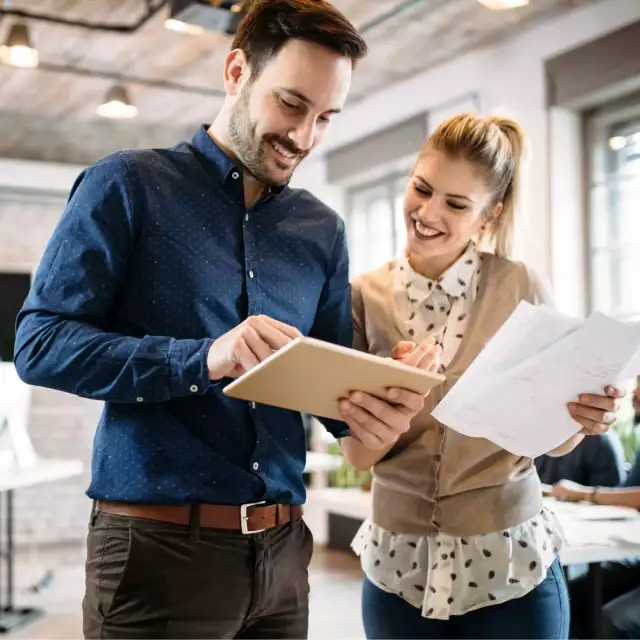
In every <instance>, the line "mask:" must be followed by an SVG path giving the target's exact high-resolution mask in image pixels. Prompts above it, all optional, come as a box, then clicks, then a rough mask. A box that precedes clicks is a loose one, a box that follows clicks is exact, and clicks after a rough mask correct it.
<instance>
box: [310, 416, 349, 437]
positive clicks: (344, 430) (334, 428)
mask: <svg viewBox="0 0 640 640" xmlns="http://www.w3.org/2000/svg"><path fill="white" fill-rule="evenodd" d="M315 417H316V418H317V419H318V420H319V421H320V422H321V423H322V426H323V427H324V428H325V429H326V430H327V431H328V432H329V433H330V434H331V435H332V436H333V437H334V438H336V439H337V440H339V439H340V438H347V437H348V436H350V435H351V431H350V430H349V426H348V425H347V423H346V422H342V421H341V420H332V419H331V418H320V417H318V416H315Z"/></svg>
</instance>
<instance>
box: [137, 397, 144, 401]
mask: <svg viewBox="0 0 640 640" xmlns="http://www.w3.org/2000/svg"><path fill="white" fill-rule="evenodd" d="M143 401H144V398H142V397H141V396H138V397H137V398H136V402H143Z"/></svg>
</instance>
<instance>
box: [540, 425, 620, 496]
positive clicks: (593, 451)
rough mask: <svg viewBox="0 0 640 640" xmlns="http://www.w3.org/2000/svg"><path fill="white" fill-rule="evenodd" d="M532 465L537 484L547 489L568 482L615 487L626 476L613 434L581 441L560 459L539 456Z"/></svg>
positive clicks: (610, 432)
mask: <svg viewBox="0 0 640 640" xmlns="http://www.w3.org/2000/svg"><path fill="white" fill-rule="evenodd" d="M534 463H535V465H536V469H537V470H538V475H539V476H540V480H541V481H542V482H543V483H545V484H549V485H553V484H556V483H557V482H560V481H561V480H571V481H572V482H578V483H579V484H582V485H586V486H599V487H617V486H618V485H620V484H622V483H623V482H624V480H625V476H626V471H625V457H624V447H623V446H622V442H621V440H620V436H619V435H618V434H617V432H615V431H613V430H612V431H609V432H608V433H603V434H600V435H595V436H592V437H590V438H585V439H584V440H583V441H582V442H581V443H580V444H579V445H578V446H577V447H576V448H575V449H574V450H573V451H570V452H569V453H567V454H566V455H564V456H560V457H553V456H547V455H543V456H540V457H539V458H536V459H535V460H534Z"/></svg>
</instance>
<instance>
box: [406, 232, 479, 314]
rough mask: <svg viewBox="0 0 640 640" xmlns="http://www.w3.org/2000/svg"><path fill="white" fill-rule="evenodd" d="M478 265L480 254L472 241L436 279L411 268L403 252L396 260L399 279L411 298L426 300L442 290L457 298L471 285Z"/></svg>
mask: <svg viewBox="0 0 640 640" xmlns="http://www.w3.org/2000/svg"><path fill="white" fill-rule="evenodd" d="M479 266H480V256H479V255H478V250H477V248H476V245H475V243H474V242H470V243H469V245H468V246H467V248H466V250H465V252H464V253H463V254H462V255H461V256H460V257H459V258H458V259H457V260H456V261H455V262H454V263H453V264H452V265H451V266H450V267H449V268H448V269H447V270H446V271H445V272H444V273H443V274H442V276H441V277H440V278H438V280H430V279H429V278H425V277H424V276H422V275H420V274H419V273H417V272H416V271H414V270H413V268H412V267H411V265H410V264H409V258H408V256H407V255H406V253H403V254H402V256H401V258H400V259H399V260H398V270H399V276H400V280H401V281H402V283H403V284H404V286H405V287H406V288H407V290H408V291H409V293H410V297H411V298H412V299H415V300H418V301H420V302H422V301H425V300H427V299H428V298H430V297H431V295H432V294H433V293H434V292H436V291H444V292H445V293H446V294H447V295H449V296H451V297H452V298H459V297H460V296H461V295H462V294H463V293H465V292H466V291H467V289H468V288H469V286H470V285H471V281H472V278H473V274H474V273H475V272H476V270H477V269H478V268H479Z"/></svg>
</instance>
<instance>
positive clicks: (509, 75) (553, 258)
mask: <svg viewBox="0 0 640 640" xmlns="http://www.w3.org/2000/svg"><path fill="white" fill-rule="evenodd" d="M636 20H640V2H637V1H632V0H600V1H599V2H595V3H589V4H587V5H586V6H584V7H581V8H577V9H574V10H572V11H569V12H568V13H566V14H564V15H563V16H561V17H558V18H554V19H553V20H550V21H548V22H545V23H541V24H539V25H538V26H535V27H533V28H531V29H529V30H528V31H526V32H525V33H521V34H520V35H518V36H517V37H515V38H513V39H510V40H507V41H504V42H501V43H498V44H496V45H494V46H492V47H488V48H485V49H482V50H479V51H475V52H472V53H470V54H467V55H464V56H461V57H459V58H457V59H455V60H453V61H450V62H448V63H446V64H443V65H441V66H439V67H437V68H434V69H432V70H430V71H427V72H425V73H423V74H421V75H419V76H416V77H413V78H410V79H409V80H407V81H404V82H401V83H398V84H396V85H393V86H390V87H388V88H386V89H384V90H382V91H379V92H378V93H376V94H374V95H372V96H371V97H369V98H368V99H366V100H363V101H361V102H359V103H357V104H355V105H353V106H352V107H349V108H348V109H347V110H346V111H345V113H343V114H342V115H341V116H340V117H339V118H336V119H335V121H334V122H333V123H332V125H331V129H330V132H329V134H328V137H327V139H326V141H325V142H324V144H323V146H322V147H321V149H319V150H318V152H319V153H320V154H323V153H326V152H327V151H328V150H330V149H334V148H337V147H340V146H342V145H344V144H346V143H349V142H354V141H356V140H358V139H360V138H363V137H364V136H367V135H369V134H371V133H373V132H375V131H378V130H382V129H385V128H387V127H389V126H391V125H393V124H395V123H398V122H401V121H403V120H405V119H407V118H410V117H412V116H415V115H417V114H419V113H420V112H423V111H425V110H429V109H432V108H436V107H440V106H441V105H443V104H446V103H448V102H452V103H455V102H456V100H462V99H463V97H464V96H468V95H469V94H477V96H478V99H479V103H480V109H481V111H482V112H483V113H487V112H490V111H502V112H506V113H509V114H510V115H512V116H514V117H516V118H517V119H518V120H519V121H520V122H521V124H522V125H523V126H524V127H525V129H526V131H527V133H528V135H529V138H530V141H531V146H532V151H533V157H532V162H531V167H530V179H529V184H528V188H527V191H526V193H527V197H526V207H525V208H524V214H525V215H524V219H523V221H522V224H521V225H520V227H519V229H518V238H517V241H516V252H517V257H519V258H521V259H524V260H526V261H527V262H528V263H529V264H530V265H531V266H532V267H534V268H536V269H537V270H539V271H540V272H541V273H542V274H544V275H546V276H547V277H552V276H553V284H554V288H555V291H556V297H558V298H559V299H560V300H561V304H562V305H563V307H564V309H565V310H566V311H567V312H576V313H580V312H581V311H582V308H581V305H582V300H581V298H580V296H576V295H573V296H572V297H571V301H570V302H567V303H566V304H565V303H564V302H563V301H564V300H565V298H566V295H569V294H571V293H572V292H574V291H575V288H576V283H578V286H580V284H581V283H582V278H583V275H584V274H583V269H582V264H581V263H580V255H579V252H577V251H573V250H571V251H568V252H566V251H564V249H563V243H564V239H563V242H556V243H554V244H552V242H551V231H552V229H553V228H555V227H556V225H555V224H552V213H553V217H554V218H555V216H556V215H557V216H561V215H563V214H564V215H570V214H569V213H568V212H570V211H573V215H575V213H576V209H577V207H575V206H573V207H572V206H570V205H571V203H570V202H566V198H567V197H571V194H572V192H571V190H567V189H565V196H564V198H565V201H564V202H563V198H562V196H561V195H559V196H554V197H553V202H554V207H553V212H552V208H551V202H552V193H551V182H550V178H549V174H550V166H549V164H550V163H549V157H550V146H551V145H550V140H549V137H550V132H549V129H550V127H549V118H548V112H547V109H546V107H545V90H546V89H545V76H544V61H545V60H546V59H548V58H551V57H554V56H556V55H558V54H560V53H562V52H564V51H567V50H570V49H573V48H575V47H577V46H580V45H581V44H585V43H587V42H590V41H591V40H594V39H597V38H599V37H601V36H602V35H605V34H606V33H608V32H611V31H615V30H617V29H619V28H621V27H623V26H625V25H626V24H629V23H631V22H634V21H636ZM322 164H323V161H322V160H317V159H316V160H315V161H314V162H313V165H310V166H309V168H308V169H306V170H305V171H304V172H303V171H302V168H301V170H300V175H299V176H298V177H297V180H296V184H298V185H300V186H306V187H308V188H309V189H310V190H312V191H314V193H316V195H318V196H319V197H321V198H323V199H324V198H326V199H327V201H329V200H331V201H333V202H340V197H339V195H337V193H336V191H335V187H333V186H332V187H331V189H328V188H327V186H326V182H325V181H324V179H323V177H322V176H323V175H324V169H323V167H322ZM563 169H564V167H563V166H562V165H558V168H557V171H558V174H556V173H555V172H556V167H555V164H554V175H555V177H556V178H558V175H560V172H561V171H562V170H563ZM565 205H567V206H566V207H565ZM565 209H566V210H565ZM578 224H579V222H578V221H577V220H576V221H574V222H572V223H571V224H568V222H567V221H566V220H565V224H564V226H563V227H562V228H564V229H568V228H571V229H572V232H571V235H573V234H574V233H575V232H576V229H577V225H578ZM558 230H559V229H558ZM578 231H579V230H578ZM569 237H571V236H569ZM582 240H583V238H582V236H580V237H579V238H575V242H582Z"/></svg>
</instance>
